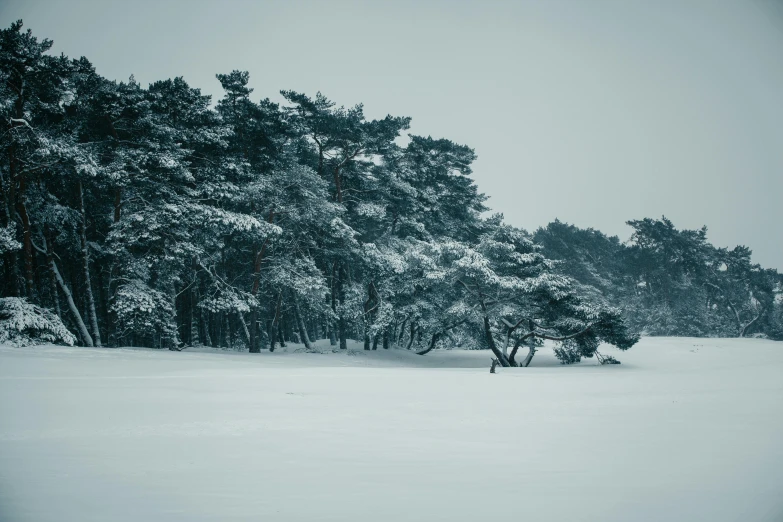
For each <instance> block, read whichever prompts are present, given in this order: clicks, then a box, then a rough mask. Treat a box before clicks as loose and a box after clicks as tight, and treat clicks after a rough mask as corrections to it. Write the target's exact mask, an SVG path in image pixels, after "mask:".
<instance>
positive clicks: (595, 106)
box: [0, 0, 783, 269]
mask: <svg viewBox="0 0 783 522" xmlns="http://www.w3.org/2000/svg"><path fill="white" fill-rule="evenodd" d="M18 18H22V19H24V21H25V25H26V26H27V27H29V28H32V30H33V32H34V33H35V34H37V35H38V36H40V37H47V38H51V39H53V40H54V42H55V47H54V50H55V52H58V53H59V52H63V53H65V54H67V55H69V56H72V57H78V56H81V55H84V56H87V57H88V58H89V59H90V60H91V61H92V62H93V63H94V64H95V66H96V67H97V69H98V72H99V73H101V74H102V75H104V76H106V77H108V78H114V79H127V78H128V76H130V75H131V74H134V75H135V77H136V79H137V80H139V81H140V82H141V83H142V84H144V85H146V84H147V83H149V82H152V81H154V80H158V79H165V78H169V77H173V76H184V77H185V79H186V80H187V81H188V82H189V83H190V84H191V85H193V86H196V87H200V88H201V89H202V90H203V91H204V92H206V93H210V94H213V96H215V97H217V96H219V95H220V85H219V83H218V82H217V80H216V79H215V73H219V72H229V71H231V70H232V69H243V70H248V71H250V75H251V84H252V87H254V88H255V92H254V96H255V97H256V98H261V97H270V98H272V99H273V100H276V101H280V100H281V98H280V96H279V94H278V91H279V90H280V89H294V90H298V91H303V92H305V93H308V94H311V95H312V94H315V92H316V91H319V90H320V91H321V92H323V93H324V94H325V95H326V96H328V97H330V98H331V99H333V100H334V101H336V102H337V103H338V104H345V105H353V104H355V103H359V102H363V103H364V105H365V114H366V115H367V116H369V117H372V118H376V117H382V116H385V115H386V114H387V113H390V114H393V115H397V116H411V117H412V118H413V123H412V127H411V132H412V133H414V134H423V135H432V136H433V137H446V138H449V139H452V140H454V141H456V142H459V143H464V144H466V145H469V146H471V147H473V148H475V149H476V152H477V154H478V157H479V159H478V161H477V163H476V165H475V169H474V170H475V177H476V179H477V181H478V184H479V188H480V189H481V190H482V191H483V192H485V193H486V194H487V195H489V196H490V201H489V203H490V205H491V206H492V208H493V209H495V210H497V211H500V212H503V213H504V214H505V215H506V219H507V220H508V221H509V222H510V223H512V224H514V225H517V226H522V227H524V228H527V229H529V230H531V231H532V230H534V229H535V228H537V227H538V226H540V225H545V224H546V223H548V222H549V221H551V220H553V219H555V218H560V220H562V221H567V222H569V223H574V224H576V225H579V226H582V227H588V226H590V227H594V228H598V229H600V230H602V231H604V232H606V233H610V234H616V235H619V236H620V237H621V239H627V237H628V235H629V233H630V232H629V228H628V227H627V226H626V225H625V224H624V223H625V221H626V220H629V219H640V218H643V217H660V216H661V215H666V216H667V217H669V218H670V219H672V220H673V221H674V223H675V225H677V226H678V227H680V228H697V227H700V226H701V225H703V224H706V225H707V226H708V227H709V237H710V239H711V241H712V242H713V243H714V244H716V245H718V246H734V245H737V244H745V245H747V246H749V247H750V248H752V249H753V251H754V260H755V261H756V262H759V263H761V264H763V265H765V266H768V267H774V268H778V269H783V233H781V227H782V226H783V3H781V1H780V0H749V1H739V0H738V1H731V2H730V1H722V0H702V1H675V0H670V1H652V0H649V1H646V2H642V1H632V0H616V1H608V0H604V1H602V0H595V1H589V2H587V1H581V0H574V1H565V0H560V1H543V0H542V1H538V2H532V1H530V2H511V1H507V2H502V1H498V2H488V1H481V2H479V1H471V2H468V1H456V0H451V1H447V0H443V1H422V0H420V1H408V0H396V1H393V2H392V1H389V2H380V1H376V2H373V1H364V2H360V1H327V0H323V1H256V2H251V1H234V2H231V1H225V0H224V1H222V2H200V1H194V0H191V1H186V0H182V1H173V0H171V1H168V0H157V1H149V0H148V1H143V0H137V1H124V2H118V1H110V0H100V1H99V0H93V1H89V0H69V1H40V0H2V1H0V21H2V25H3V26H4V27H7V26H8V25H9V24H10V23H11V22H12V21H13V20H16V19H18Z"/></svg>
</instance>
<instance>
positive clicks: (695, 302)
mask: <svg viewBox="0 0 783 522" xmlns="http://www.w3.org/2000/svg"><path fill="white" fill-rule="evenodd" d="M628 225H630V226H631V228H632V229H633V235H632V236H631V239H630V241H628V242H627V243H625V244H623V243H621V242H620V240H619V239H618V238H616V237H607V236H606V235H604V234H602V233H601V232H598V231H596V230H592V229H587V230H585V229H580V228H577V227H575V226H573V225H568V224H565V223H561V222H560V221H555V222H553V223H550V224H549V225H547V226H546V227H544V228H540V229H539V230H537V231H536V233H535V234H534V238H535V241H536V242H538V243H540V244H541V245H543V246H544V248H545V251H546V252H547V254H548V255H549V256H550V257H553V258H555V259H558V260H562V261H563V263H562V264H561V265H560V266H559V267H558V271H559V272H560V273H562V274H565V275H568V276H570V277H572V278H574V279H576V280H577V281H579V282H581V283H582V284H584V285H589V286H590V287H591V288H593V289H595V293H597V294H598V296H597V298H598V299H604V300H606V301H610V302H612V303H615V304H616V305H618V306H621V307H622V308H623V309H624V310H625V312H626V314H627V317H628V319H629V323H630V324H631V325H632V326H633V328H634V329H636V330H638V331H641V332H643V333H646V334H648V335H684V336H694V337H710V336H716V337H718V336H719V337H744V336H749V335H756V336H763V337H769V338H772V339H783V321H782V319H783V299H781V297H783V277H781V274H779V273H778V272H777V271H776V270H772V269H764V268H762V267H761V266H759V265H758V264H754V263H752V262H751V260H750V256H751V251H750V249H748V248H747V247H744V246H738V247H735V248H733V249H727V248H716V247H714V246H713V245H711V244H710V243H709V242H708V241H707V229H706V227H705V228H702V229H700V230H678V229H677V228H675V226H674V224H673V223H672V222H671V221H670V220H668V219H666V218H665V217H663V218H661V219H643V220H639V221H629V222H628Z"/></svg>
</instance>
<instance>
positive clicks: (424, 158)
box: [0, 21, 760, 366]
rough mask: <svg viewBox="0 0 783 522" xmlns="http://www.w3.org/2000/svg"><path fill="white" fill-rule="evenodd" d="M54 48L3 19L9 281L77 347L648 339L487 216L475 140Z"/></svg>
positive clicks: (573, 347)
mask: <svg viewBox="0 0 783 522" xmlns="http://www.w3.org/2000/svg"><path fill="white" fill-rule="evenodd" d="M51 46H52V42H51V41H49V40H39V39H37V38H36V37H35V36H33V35H32V33H31V32H30V31H23V30H22V22H21V21H19V22H17V23H15V24H12V25H11V27H10V28H7V29H4V30H2V32H0V102H2V103H1V104H0V117H1V118H2V126H3V134H2V137H1V138H0V147H2V156H1V157H0V192H1V193H2V205H1V207H2V208H0V227H1V228H0V259H1V260H0V271H1V272H0V274H2V285H0V286H1V287H0V292H2V295H3V296H5V297H6V298H16V299H20V300H24V301H25V302H26V303H29V304H30V305H35V306H37V307H40V308H45V309H48V310H51V312H52V313H53V314H56V315H57V316H59V317H60V318H61V320H62V321H63V323H64V324H65V325H66V326H67V327H68V329H69V330H70V331H71V332H73V334H74V335H76V336H77V337H78V340H79V342H80V343H81V344H83V345H86V346H102V345H110V346H121V345H136V346H149V347H163V348H165V347H168V348H176V347H180V346H182V345H183V344H186V345H199V344H201V345H208V346H219V347H234V348H242V349H247V350H249V351H250V352H259V351H261V350H262V349H268V350H275V349H276V347H278V346H284V345H285V343H287V342H292V341H293V342H298V343H302V344H303V345H304V346H305V347H306V348H308V349H309V348H311V344H312V342H313V341H314V340H316V339H325V338H328V339H329V340H330V342H331V343H332V344H333V345H335V346H338V345H339V347H340V348H341V349H345V348H346V347H347V340H348V339H356V340H359V341H361V342H363V343H364V348H365V349H368V350H372V349H378V348H379V347H381V348H382V349H383V348H389V347H391V346H401V347H404V348H408V349H415V350H417V351H418V352H419V353H422V354H425V353H427V352H429V351H430V350H432V349H434V348H436V347H438V346H440V345H443V344H444V343H447V344H448V345H450V346H463V347H467V348H488V349H491V350H492V351H493V352H494V354H495V356H496V358H497V359H498V361H499V362H500V364H502V365H504V366H515V365H520V362H517V360H516V353H517V350H518V349H519V348H520V347H524V348H526V349H527V350H528V355H527V357H526V358H525V359H524V360H523V361H522V362H521V364H522V365H526V364H529V362H530V358H532V356H533V354H534V353H535V349H536V347H537V346H539V345H540V343H541V342H542V341H543V340H545V339H554V340H558V341H560V343H561V348H560V350H559V351H558V356H559V357H560V358H561V360H563V361H564V362H573V361H576V360H579V359H580V358H581V357H590V356H593V355H594V354H595V353H596V350H597V347H598V344H599V343H600V342H602V341H605V342H610V343H612V344H615V345H616V346H619V347H620V348H623V349H625V348H628V347H630V346H632V345H633V344H634V343H635V342H636V340H637V339H638V336H637V335H636V334H635V333H633V332H634V329H633V328H630V327H629V324H628V322H627V321H626V320H625V318H624V316H623V313H622V312H621V310H620V308H617V307H615V306H612V305H611V303H612V299H607V298H606V297H607V296H609V297H611V295H609V294H606V295H602V294H601V292H600V291H596V290H594V289H593V290H591V289H590V288H591V287H589V286H587V285H589V284H592V283H590V282H589V281H582V280H581V279H580V278H579V277H576V276H574V275H571V274H567V273H566V272H564V271H563V269H562V267H561V266H560V264H559V263H558V262H555V261H552V260H550V259H548V258H547V257H545V255H544V253H545V252H548V250H544V249H542V246H541V243H543V244H546V241H540V238H536V239H539V241H534V237H533V236H531V235H530V234H528V233H527V232H525V231H523V230H520V229H517V228H514V227H512V226H510V225H509V224H507V223H504V222H503V219H502V216H499V215H493V216H491V217H488V218H485V217H482V216H484V215H485V213H486V211H487V208H486V206H485V201H486V198H485V196H484V195H483V194H481V193H479V192H478V190H477V188H476V185H475V183H474V182H473V180H472V179H471V177H470V174H471V164H472V162H473V161H474V160H475V154H474V152H473V150H472V149H470V148H468V147H466V146H463V145H458V144H455V143H453V142H451V141H449V140H446V139H433V138H431V137H423V136H413V135H411V136H409V137H408V142H407V144H406V145H404V146H402V145H400V144H399V142H400V140H399V139H398V138H400V136H401V135H402V133H403V132H404V131H406V130H407V129H408V127H409V124H410V118H407V117H393V116H387V117H386V118H382V119H378V120H368V119H367V118H365V116H364V113H363V108H362V106H361V105H357V106H355V107H351V108H345V107H338V106H336V105H335V104H334V103H333V102H331V101H330V100H328V99H327V98H326V97H324V96H323V95H321V94H320V93H318V94H317V95H316V96H315V97H310V96H307V95H305V94H302V93H298V92H294V91H282V92H281V94H282V96H283V97H284V99H285V100H286V102H285V103H284V104H283V105H279V104H276V103H273V102H271V101H270V100H269V99H262V100H260V101H254V100H253V99H252V98H251V94H252V89H250V88H249V87H248V81H249V76H248V73H247V72H243V71H232V72H230V73H227V74H218V75H217V78H218V80H219V81H220V83H221V85H222V87H223V90H224V95H223V97H222V98H221V99H220V100H218V101H217V103H215V104H214V106H213V104H212V100H211V99H210V97H209V96H205V95H203V94H201V92H200V90H199V89H196V88H193V87H190V86H189V85H188V84H187V83H186V82H185V80H184V79H182V78H174V79H169V80H163V81H158V82H155V83H152V84H151V85H149V86H148V87H146V88H145V87H143V86H141V85H139V84H138V83H137V82H136V81H135V80H134V79H133V78H132V77H131V79H130V80H129V81H127V82H116V81H110V80H107V79H105V78H103V77H101V76H100V75H99V74H97V73H96V71H95V69H94V67H93V66H92V65H91V64H90V62H89V61H88V60H87V59H86V58H80V59H69V58H68V57H66V56H62V55H61V56H57V55H54V54H52V53H50V52H49V51H50V49H51ZM552 252H554V253H557V251H556V250H553V251H552ZM547 255H549V254H547ZM580 281H581V282H580ZM650 281H652V280H650ZM583 283H584V284H583ZM651 284H655V283H651ZM716 284H718V283H716ZM657 291H658V290H657V288H656V292H657ZM732 303H733V304H732V305H733V306H735V308H737V311H738V312H737V313H738V314H740V316H741V317H744V316H742V314H745V313H746V312H745V310H744V309H742V310H740V308H741V306H742V305H740V304H735V303H734V301H732ZM15 306H17V305H15ZM18 307H19V306H17V308H18ZM754 324H760V322H759V321H756V323H754ZM754 324H749V325H745V326H746V327H745V333H747V332H749V331H751V330H753V331H755V330H754V329H755V328H757V326H755V325H754Z"/></svg>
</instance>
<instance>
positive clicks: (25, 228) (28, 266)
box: [16, 177, 35, 301]
mask: <svg viewBox="0 0 783 522" xmlns="http://www.w3.org/2000/svg"><path fill="white" fill-rule="evenodd" d="M25 185H26V181H25V178H24V177H20V179H19V193H18V194H17V201H16V212H17V213H18V214H19V217H20V218H21V220H22V257H23V258H24V282H25V291H26V294H27V298H28V299H30V301H35V272H34V268H33V232H32V228H31V227H30V216H29V215H28V214H27V206H26V205H25V192H26V189H25Z"/></svg>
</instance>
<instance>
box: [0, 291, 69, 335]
mask: <svg viewBox="0 0 783 522" xmlns="http://www.w3.org/2000/svg"><path fill="white" fill-rule="evenodd" d="M75 342H76V337H74V335H73V334H72V333H71V332H69V331H68V329H67V328H66V327H65V325H63V323H62V321H61V320H60V318H59V317H57V316H56V315H55V314H53V313H52V312H50V311H49V310H47V309H46V308H41V307H39V306H35V305H32V304H30V303H28V302H27V301H26V300H25V299H22V298H19V297H5V298H0V343H10V344H13V345H16V346H31V345H36V344H45V343H53V344H65V345H68V346H73V344H74V343H75Z"/></svg>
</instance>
